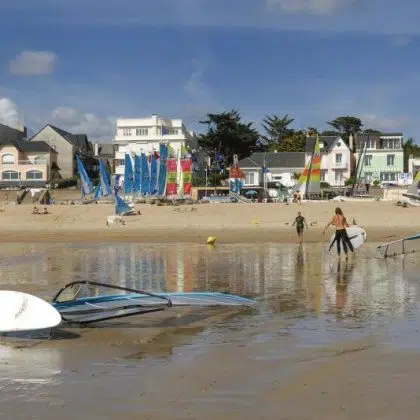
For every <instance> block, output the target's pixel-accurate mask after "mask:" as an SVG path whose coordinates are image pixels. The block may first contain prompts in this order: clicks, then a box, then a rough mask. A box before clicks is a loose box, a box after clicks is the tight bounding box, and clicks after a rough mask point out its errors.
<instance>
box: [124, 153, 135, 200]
mask: <svg viewBox="0 0 420 420" xmlns="http://www.w3.org/2000/svg"><path fill="white" fill-rule="evenodd" d="M133 185H134V173H133V164H132V163H131V157H130V155H129V154H128V153H126V154H125V165H124V193H125V194H130V193H132V192H133Z"/></svg>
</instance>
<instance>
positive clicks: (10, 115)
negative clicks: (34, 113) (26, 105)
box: [0, 98, 23, 128]
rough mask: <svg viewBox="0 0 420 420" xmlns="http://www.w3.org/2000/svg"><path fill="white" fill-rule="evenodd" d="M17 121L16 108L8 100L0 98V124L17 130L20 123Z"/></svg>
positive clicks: (17, 112)
mask: <svg viewBox="0 0 420 420" xmlns="http://www.w3.org/2000/svg"><path fill="white" fill-rule="evenodd" d="M19 120H20V118H19V108H18V106H17V105H16V104H15V103H14V102H13V101H12V100H11V99H9V98H0V124H4V125H7V126H9V127H13V128H17V127H19V123H21V121H19ZM21 125H23V124H21Z"/></svg>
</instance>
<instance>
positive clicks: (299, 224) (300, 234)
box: [292, 211, 308, 244]
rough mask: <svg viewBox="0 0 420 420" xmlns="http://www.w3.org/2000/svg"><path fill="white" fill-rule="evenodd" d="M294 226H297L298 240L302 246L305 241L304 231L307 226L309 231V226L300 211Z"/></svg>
mask: <svg viewBox="0 0 420 420" xmlns="http://www.w3.org/2000/svg"><path fill="white" fill-rule="evenodd" d="M294 225H296V232H297V235H298V240H299V243H300V244H301V243H302V240H303V229H304V227H305V226H306V229H308V225H307V223H306V220H305V218H304V217H303V216H302V214H301V212H300V211H298V214H297V216H296V218H295V221H294V222H293V223H292V226H294Z"/></svg>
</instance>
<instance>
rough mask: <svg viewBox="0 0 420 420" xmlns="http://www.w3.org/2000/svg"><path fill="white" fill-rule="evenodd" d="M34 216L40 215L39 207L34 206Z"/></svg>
mask: <svg viewBox="0 0 420 420" xmlns="http://www.w3.org/2000/svg"><path fill="white" fill-rule="evenodd" d="M32 214H39V210H38V207H37V206H34V208H33V209H32Z"/></svg>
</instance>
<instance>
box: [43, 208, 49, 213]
mask: <svg viewBox="0 0 420 420" xmlns="http://www.w3.org/2000/svg"><path fill="white" fill-rule="evenodd" d="M42 214H50V213H49V212H48V210H47V208H46V207H44V211H43V212H42Z"/></svg>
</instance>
